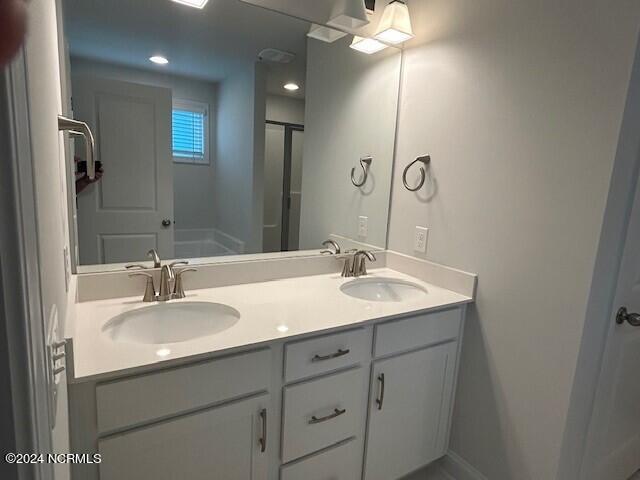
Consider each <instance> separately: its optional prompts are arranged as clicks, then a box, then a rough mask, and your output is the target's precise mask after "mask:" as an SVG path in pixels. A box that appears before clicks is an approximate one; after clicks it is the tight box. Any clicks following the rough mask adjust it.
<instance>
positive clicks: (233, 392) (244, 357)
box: [96, 349, 271, 433]
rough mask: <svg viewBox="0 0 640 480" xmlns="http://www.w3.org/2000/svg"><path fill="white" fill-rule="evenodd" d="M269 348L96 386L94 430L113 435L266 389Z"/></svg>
mask: <svg viewBox="0 0 640 480" xmlns="http://www.w3.org/2000/svg"><path fill="white" fill-rule="evenodd" d="M270 375H271V350H269V349H264V350H259V351H255V352H250V353H243V354H239V355H233V356H229V357H224V358H219V359H215V360H210V361H207V362H201V363H196V364H193V365H188V366H185V367H178V368H172V369H169V370H163V371H160V372H157V373H150V374H147V375H141V376H137V377H131V378H127V379H124V380H116V381H113V382H108V383H102V384H98V386H97V387H96V403H97V417H98V431H99V432H100V433H105V432H112V431H114V430H118V429H122V428H124V427H130V426H135V425H138V424H141V423H145V422H149V421H151V420H155V419H159V418H166V417H170V416H173V415H176V414H179V413H182V412H186V411H190V410H195V409H198V408H201V407H205V406H208V405H212V404H215V403H219V402H223V401H225V400H230V399H234V398H238V397H240V396H242V395H247V394H250V393H255V392H260V391H264V390H267V388H268V386H269V385H270V381H271V380H270Z"/></svg>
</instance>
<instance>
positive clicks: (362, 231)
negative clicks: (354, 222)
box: [358, 216, 369, 238]
mask: <svg viewBox="0 0 640 480" xmlns="http://www.w3.org/2000/svg"><path fill="white" fill-rule="evenodd" d="M368 234H369V217H362V216H360V217H358V236H359V237H361V238H367V235H368Z"/></svg>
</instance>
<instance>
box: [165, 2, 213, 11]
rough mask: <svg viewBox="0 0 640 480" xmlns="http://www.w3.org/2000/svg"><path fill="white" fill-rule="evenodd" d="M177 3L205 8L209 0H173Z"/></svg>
mask: <svg viewBox="0 0 640 480" xmlns="http://www.w3.org/2000/svg"><path fill="white" fill-rule="evenodd" d="M173 1H174V2H176V3H181V4H182V5H188V6H189V7H193V8H200V9H203V8H204V6H205V5H206V4H207V2H208V1H209V0H173Z"/></svg>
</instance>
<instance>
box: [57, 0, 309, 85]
mask: <svg viewBox="0 0 640 480" xmlns="http://www.w3.org/2000/svg"><path fill="white" fill-rule="evenodd" d="M63 5H64V19H65V34H66V37H67V39H68V42H69V49H70V53H71V55H72V56H79V57H85V58H91V59H95V60H100V61H104V62H111V63H117V64H121V65H128V66H132V67H138V68H145V69H150V70H161V71H162V72H165V73H166V72H169V73H172V74H177V75H182V76H187V77H191V78H198V79H202V80H209V81H220V80H222V79H224V78H226V77H227V76H229V75H231V74H233V72H234V71H237V70H238V69H240V68H243V67H245V68H246V66H247V63H248V62H254V61H256V60H257V58H258V53H259V52H260V51H261V50H263V49H264V48H276V49H280V50H284V51H287V52H291V53H294V54H295V55H296V57H295V59H294V61H293V62H291V63H290V64H288V65H281V64H277V65H274V64H269V65H268V69H269V74H268V80H267V90H268V91H269V93H274V94H281V95H289V96H294V97H302V96H304V80H305V70H306V41H307V38H306V34H307V32H308V31H309V27H310V24H309V23H308V22H306V21H304V20H300V19H296V18H293V17H289V16H286V15H283V14H281V13H277V12H273V11H270V10H265V9H262V8H259V7H255V6H252V5H249V4H247V3H243V2H241V1H239V0H209V3H208V4H207V5H206V6H205V8H204V9H202V10H198V9H195V8H191V7H188V6H185V5H181V4H178V3H175V2H172V1H171V0H64V1H63ZM152 55H162V56H164V57H166V58H168V59H169V64H168V65H165V66H158V65H154V64H152V63H150V62H149V60H148V59H149V57H150V56H152ZM290 81H293V82H295V83H298V84H299V85H300V86H301V89H300V90H299V91H298V92H295V93H288V92H287V91H285V90H284V89H283V88H282V86H283V85H284V83H287V82H290Z"/></svg>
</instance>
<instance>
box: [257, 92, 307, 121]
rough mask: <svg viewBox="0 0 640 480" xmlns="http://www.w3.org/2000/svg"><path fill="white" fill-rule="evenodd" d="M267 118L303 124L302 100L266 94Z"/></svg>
mask: <svg viewBox="0 0 640 480" xmlns="http://www.w3.org/2000/svg"><path fill="white" fill-rule="evenodd" d="M266 116H267V120H271V121H273V122H284V123H297V124H298V125H304V100H303V99H300V98H292V97H287V96H285V95H267V114H266Z"/></svg>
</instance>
